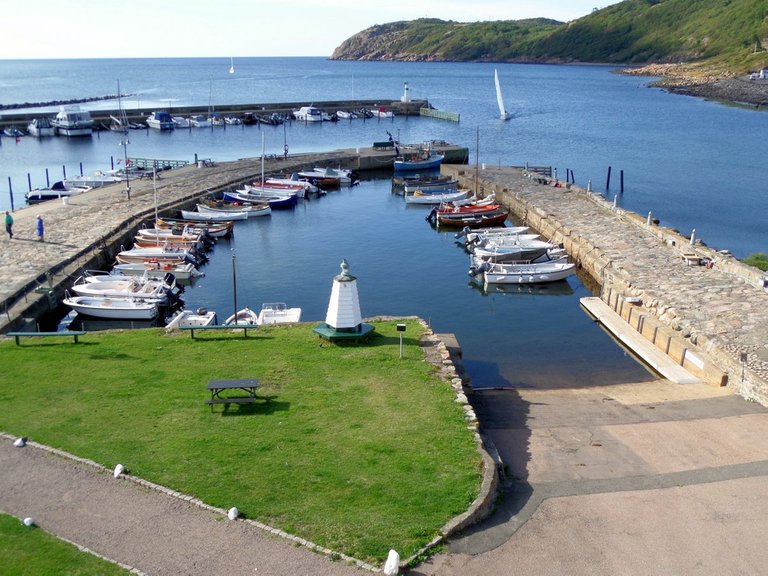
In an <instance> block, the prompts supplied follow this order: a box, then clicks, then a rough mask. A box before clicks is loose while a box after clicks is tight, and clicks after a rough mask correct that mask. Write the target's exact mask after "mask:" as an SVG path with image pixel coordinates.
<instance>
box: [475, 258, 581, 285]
mask: <svg viewBox="0 0 768 576" xmlns="http://www.w3.org/2000/svg"><path fill="white" fill-rule="evenodd" d="M575 269H576V264H574V263H569V262H563V261H559V260H558V261H551V262H527V263H520V264H502V263H498V262H483V263H482V264H480V265H479V266H477V267H475V268H470V271H469V274H470V276H473V277H475V276H477V275H479V274H482V277H483V282H484V283H485V284H536V283H541V282H557V281H558V280H564V279H565V278H567V277H568V276H570V275H571V274H573V273H574V272H575Z"/></svg>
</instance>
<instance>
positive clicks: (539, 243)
mask: <svg viewBox="0 0 768 576" xmlns="http://www.w3.org/2000/svg"><path fill="white" fill-rule="evenodd" d="M554 248H555V246H554V244H550V243H549V242H544V241H543V240H528V241H525V242H523V241H521V242H515V243H508V244H505V245H503V246H502V245H498V244H494V243H489V244H488V245H486V246H475V247H473V248H472V253H473V254H474V255H475V256H477V257H478V258H481V259H483V260H487V261H489V262H515V261H520V260H535V259H536V258H540V257H542V256H544V255H545V254H547V253H548V251H550V250H552V249H554Z"/></svg>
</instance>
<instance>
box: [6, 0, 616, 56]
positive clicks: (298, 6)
mask: <svg viewBox="0 0 768 576" xmlns="http://www.w3.org/2000/svg"><path fill="white" fill-rule="evenodd" d="M616 3H617V2H616V0H613V1H607V0H416V1H414V0H386V1H383V2H382V1H373V0H260V1H259V0H212V1H209V2H201V1H200V0H127V1H122V2H117V1H115V0H7V1H6V2H5V3H4V5H3V18H2V21H3V33H2V36H0V60H7V59H38V58H153V57H163V58H170V57H183V58H192V57H206V56H211V57H220V56H232V57H249V56H261V57H263V56H330V55H331V53H332V52H333V50H334V49H335V48H336V47H337V46H339V45H340V44H341V43H342V42H344V40H346V39H347V38H349V37H350V36H353V35H354V34H356V33H357V32H360V31H362V30H365V29H366V28H369V27H371V26H374V25H376V24H386V23H387V22H397V21H400V20H415V19H417V18H440V19H442V20H454V21H457V22H477V21H487V20H521V19H524V18H537V17H546V18H553V19H555V20H560V21H564V22H565V21H568V20H574V19H576V18H580V17H581V16H586V15H587V14H589V13H590V12H592V10H593V9H595V8H604V7H605V6H609V5H611V4H616Z"/></svg>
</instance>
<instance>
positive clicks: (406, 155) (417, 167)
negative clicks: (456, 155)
mask: <svg viewBox="0 0 768 576" xmlns="http://www.w3.org/2000/svg"><path fill="white" fill-rule="evenodd" d="M443 158H445V155H444V154H440V153H439V152H435V151H433V150H431V149H429V148H425V149H423V150H416V151H406V152H403V154H401V155H400V156H397V157H396V158H395V163H394V169H395V172H415V171H429V170H437V169H438V168H439V167H440V164H441V163H442V162H443Z"/></svg>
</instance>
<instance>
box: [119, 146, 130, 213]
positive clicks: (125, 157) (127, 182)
mask: <svg viewBox="0 0 768 576" xmlns="http://www.w3.org/2000/svg"><path fill="white" fill-rule="evenodd" d="M128 144H130V141H129V140H128V136H126V137H125V138H123V139H122V140H120V146H122V147H123V170H125V193H126V194H127V195H128V200H130V199H131V177H130V175H129V174H128Z"/></svg>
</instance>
